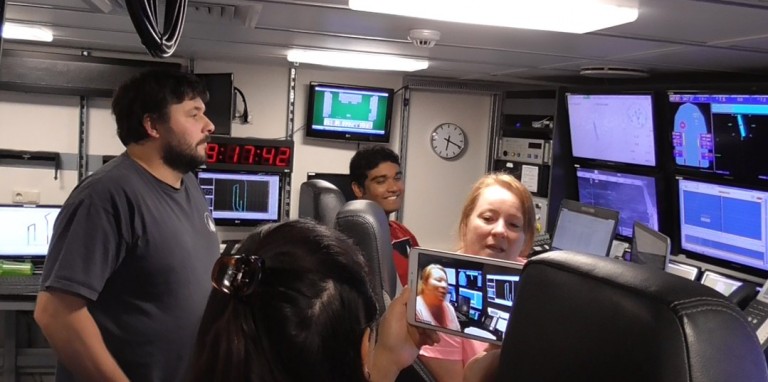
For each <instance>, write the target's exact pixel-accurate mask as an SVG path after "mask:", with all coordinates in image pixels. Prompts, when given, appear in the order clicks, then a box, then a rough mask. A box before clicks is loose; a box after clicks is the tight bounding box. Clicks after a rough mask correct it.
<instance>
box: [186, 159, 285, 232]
mask: <svg viewBox="0 0 768 382" xmlns="http://www.w3.org/2000/svg"><path fill="white" fill-rule="evenodd" d="M197 179H198V182H199V183H200V187H201V188H202V191H203V195H205V199H206V201H207V202H208V206H209V209H210V211H211V216H212V217H213V219H214V221H215V222H216V224H218V225H223V226H226V225H243V226H253V225H258V224H261V223H266V222H276V221H279V220H280V204H281V203H280V175H279V174H249V173H239V172H220V171H210V170H206V169H201V170H200V171H199V172H198V174H197Z"/></svg>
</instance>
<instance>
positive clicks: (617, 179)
mask: <svg viewBox="0 0 768 382" xmlns="http://www.w3.org/2000/svg"><path fill="white" fill-rule="evenodd" d="M576 177H577V178H578V189H579V202H581V203H583V204H587V205H590V206H596V207H603V208H608V209H611V210H616V211H619V226H618V227H617V228H616V234H617V235H619V236H621V237H625V238H631V237H632V233H633V232H634V223H635V222H641V223H643V224H645V225H647V226H649V227H651V228H653V229H655V230H658V229H659V211H658V208H657V203H656V180H655V179H654V178H653V177H650V176H645V175H635V174H629V173H626V172H619V171H610V170H598V169H588V168H583V167H579V168H577V169H576Z"/></svg>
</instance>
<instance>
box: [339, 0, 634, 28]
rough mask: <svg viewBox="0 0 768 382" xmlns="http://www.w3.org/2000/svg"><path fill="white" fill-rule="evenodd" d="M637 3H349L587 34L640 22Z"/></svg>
mask: <svg viewBox="0 0 768 382" xmlns="http://www.w3.org/2000/svg"><path fill="white" fill-rule="evenodd" d="M637 3H638V2H637V0H529V1H522V0H472V1H471V2H469V1H466V0H420V1H413V0H387V1H381V0H349V7H350V8H351V9H353V10H356V11H366V12H375V13H387V14H392V15H400V16H409V17H419V18H424V19H433V20H442V21H453V22H458V23H468V24H479V25H490V26H500V27H513V28H525V29H538V30H547V31H556V32H569V33H587V32H592V31H596V30H599V29H604V28H608V27H612V26H616V25H621V24H626V23H630V22H633V21H635V20H637V15H638V5H637Z"/></svg>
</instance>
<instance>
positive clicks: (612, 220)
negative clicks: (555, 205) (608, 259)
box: [552, 199, 619, 256]
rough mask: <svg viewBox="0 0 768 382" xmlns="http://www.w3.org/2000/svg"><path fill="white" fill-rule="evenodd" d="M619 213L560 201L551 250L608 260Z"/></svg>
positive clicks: (566, 200)
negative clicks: (572, 252) (600, 257)
mask: <svg viewBox="0 0 768 382" xmlns="http://www.w3.org/2000/svg"><path fill="white" fill-rule="evenodd" d="M618 223H619V212H618V211H614V210H609V209H607V208H600V207H594V206H588V205H585V204H581V203H579V202H576V201H573V200H568V199H563V200H562V202H560V212H559V213H558V215H557V223H556V224H555V231H554V232H553V233H552V249H553V250H565V251H574V252H580V253H586V254H589V255H595V256H608V254H609V253H610V251H611V244H612V243H613V238H614V234H615V232H616V226H617V225H618Z"/></svg>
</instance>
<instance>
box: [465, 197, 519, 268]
mask: <svg viewBox="0 0 768 382" xmlns="http://www.w3.org/2000/svg"><path fill="white" fill-rule="evenodd" d="M524 244H525V232H524V229H523V209H522V204H521V203H520V201H519V200H518V199H517V197H516V196H515V195H513V194H512V193H511V192H509V191H507V190H506V189H504V188H503V187H501V186H497V185H493V186H490V187H487V188H486V189H484V190H483V191H481V192H480V197H479V198H478V200H477V205H475V209H474V210H473V211H472V213H471V214H470V215H469V218H468V219H467V222H466V231H465V233H464V237H463V238H462V250H463V251H464V252H465V253H467V254H470V255H476V256H484V257H492V258H496V259H502V260H517V259H518V257H520V256H521V255H522V254H521V253H520V252H521V251H522V250H523V246H524Z"/></svg>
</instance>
